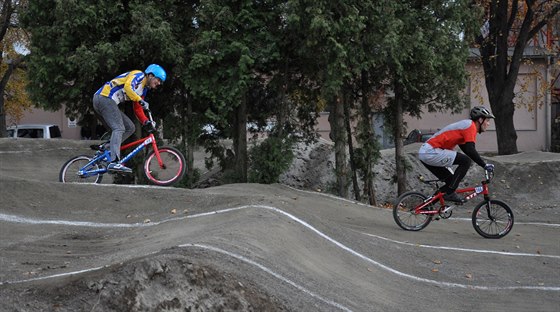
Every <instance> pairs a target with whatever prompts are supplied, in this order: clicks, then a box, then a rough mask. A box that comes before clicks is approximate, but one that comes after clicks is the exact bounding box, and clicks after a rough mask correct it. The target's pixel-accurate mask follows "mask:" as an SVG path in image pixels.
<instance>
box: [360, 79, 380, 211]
mask: <svg viewBox="0 0 560 312" xmlns="http://www.w3.org/2000/svg"><path fill="white" fill-rule="evenodd" d="M361 79H362V84H361V89H362V101H361V121H360V122H361V124H362V125H361V126H360V131H365V133H362V134H360V135H359V136H360V137H361V138H362V140H361V141H362V142H360V143H361V145H362V148H363V149H364V150H365V151H366V152H365V153H366V155H365V158H366V159H365V164H366V168H364V170H365V174H364V186H365V192H366V196H367V197H368V200H369V204H370V205H373V206H376V205H377V199H376V198H375V187H374V186H373V160H374V158H375V157H374V155H372V151H373V149H375V146H374V141H373V140H375V132H374V131H373V127H372V121H371V120H372V119H371V118H372V114H371V112H372V109H371V107H370V106H369V101H368V94H369V85H368V79H369V77H368V73H367V72H366V71H362V75H361Z"/></svg>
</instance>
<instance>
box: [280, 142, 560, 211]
mask: <svg viewBox="0 0 560 312" xmlns="http://www.w3.org/2000/svg"><path fill="white" fill-rule="evenodd" d="M419 147H420V144H419V143H417V144H411V145H406V146H405V150H404V151H405V159H406V162H407V188H408V189H409V190H418V191H421V192H424V193H430V192H433V190H432V189H431V188H430V187H429V186H427V185H426V184H424V183H422V182H421V181H420V179H419V178H420V177H424V178H426V179H435V177H434V176H433V175H432V174H431V173H430V172H429V171H428V170H427V169H426V168H425V167H424V166H423V165H422V163H421V162H420V161H419V160H418V158H417V155H418V149H419ZM295 150H296V159H295V160H294V162H293V164H292V166H291V167H290V169H289V170H288V171H287V172H286V173H285V174H283V175H282V176H281V182H282V183H283V184H286V185H290V186H292V187H295V188H300V189H307V190H313V191H322V192H329V191H330V190H331V189H333V185H334V183H335V180H336V179H335V175H334V163H335V160H334V153H333V145H332V143H331V142H327V141H324V140H321V141H319V142H318V143H316V144H314V145H309V146H298V147H297V148H296V149H295ZM483 158H484V159H485V160H486V161H487V162H488V163H492V164H495V165H496V171H495V176H494V179H493V181H492V184H491V186H490V191H491V192H492V197H493V198H496V199H500V200H503V201H505V202H507V203H509V204H510V206H511V207H512V208H513V209H514V210H515V211H516V212H517V213H519V214H524V215H528V216H529V215H533V214H535V213H538V212H542V211H544V210H546V211H548V212H550V213H551V214H553V215H557V216H558V218H560V206H559V205H560V204H559V202H560V154H558V153H547V152H536V151H535V152H524V153H519V154H516V155H508V156H494V157H488V156H483ZM395 172H396V166H395V150H394V149H385V150H382V151H381V158H380V159H379V162H378V163H377V164H376V165H375V167H374V174H375V176H374V185H375V191H376V196H377V198H376V199H377V202H378V203H380V204H384V203H388V204H390V203H392V202H393V201H394V199H395V198H396V197H397V187H396V184H395V182H394V181H395ZM482 179H484V171H483V169H482V168H480V167H479V166H478V165H476V164H473V165H472V166H471V169H470V170H469V172H468V173H467V176H466V177H465V179H464V180H463V182H462V185H461V187H467V186H474V185H476V184H480V181H481V180H482ZM349 191H350V193H352V188H351V187H350V188H349Z"/></svg>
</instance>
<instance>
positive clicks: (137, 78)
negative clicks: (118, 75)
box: [124, 70, 148, 125]
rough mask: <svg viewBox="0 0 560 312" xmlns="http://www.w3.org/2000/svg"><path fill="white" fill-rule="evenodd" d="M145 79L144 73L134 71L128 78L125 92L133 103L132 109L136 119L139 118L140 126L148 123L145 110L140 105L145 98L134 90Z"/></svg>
mask: <svg viewBox="0 0 560 312" xmlns="http://www.w3.org/2000/svg"><path fill="white" fill-rule="evenodd" d="M143 79H144V73H142V72H141V71H139V70H134V71H131V72H130V74H129V75H128V77H127V78H126V82H125V83H124V91H125V92H126V95H127V96H128V97H129V98H130V99H131V100H132V101H133V103H132V108H133V109H134V114H135V115H136V118H138V120H139V121H140V124H142V125H143V124H145V123H146V121H147V120H148V117H146V114H144V109H143V108H142V106H141V105H140V103H138V102H139V101H140V100H142V99H143V98H144V97H143V96H142V97H141V96H140V95H138V94H137V93H136V92H135V91H134V89H135V88H136V86H137V85H138V84H141V83H142V80H143ZM145 93H146V92H145V89H144V95H145Z"/></svg>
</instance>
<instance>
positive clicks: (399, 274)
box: [0, 205, 560, 291]
mask: <svg viewBox="0 0 560 312" xmlns="http://www.w3.org/2000/svg"><path fill="white" fill-rule="evenodd" d="M247 208H260V209H268V210H272V211H275V212H277V213H279V214H282V215H284V216H286V217H288V218H289V219H292V220H294V221H296V222H298V223H299V224H301V225H303V226H304V227H306V228H308V229H309V230H311V231H312V232H315V233H316V234H317V235H319V236H320V237H323V238H324V239H326V240H327V241H329V242H331V243H332V244H334V245H336V246H337V247H339V248H341V249H342V250H344V251H347V252H348V253H350V254H352V255H354V256H356V257H358V258H360V259H362V260H364V261H366V262H369V263H371V264H373V265H375V266H378V267H379V268H381V269H383V270H386V271H388V272H391V273H393V274H396V275H398V276H401V277H404V278H408V279H411V280H414V281H418V282H424V283H428V284H433V285H436V286H440V287H450V288H466V289H474V290H544V291H560V287H556V286H554V287H545V286H506V287H499V286H477V285H467V284H459V283H450V282H440V281H436V280H431V279H427V278H422V277H418V276H414V275H410V274H408V273H404V272H401V271H398V270H396V269H393V268H391V267H389V266H387V265H384V264H382V263H380V262H377V261H375V260H373V259H371V258H368V257H366V256H364V255H363V254H361V253H359V252H357V251H355V250H353V249H352V248H350V247H348V246H346V245H344V244H342V243H340V242H338V241H336V240H335V239H333V238H331V237H329V236H327V235H326V234H324V233H323V232H321V231H319V230H317V229H316V228H314V227H313V226H311V225H310V224H308V223H307V222H305V221H303V220H301V219H299V218H297V217H296V216H294V215H291V214H289V213H287V212H285V211H283V210H280V209H278V208H275V207H271V206H264V205H246V206H239V207H234V208H229V209H224V210H217V211H214V212H209V213H202V214H198V215H192V216H186V217H180V218H174V219H168V220H164V221H161V222H157V223H148V224H139V223H136V224H135V226H149V225H152V226H153V225H157V224H161V223H164V222H169V221H174V220H181V219H185V218H197V217H204V216H209V215H213V214H218V213H225V212H231V211H235V210H241V209H247ZM2 216H3V215H0V221H1V220H2ZM4 216H5V215H4ZM6 221H7V220H6ZM36 221H37V222H39V221H41V220H36ZM45 222H48V223H47V224H50V222H61V224H64V225H77V226H79V225H78V224H76V223H82V224H90V223H89V222H70V221H53V220H46V221H45ZM19 223H21V222H19ZM34 224H40V223H34ZM91 224H95V223H91ZM100 224H101V225H102V226H99V227H106V226H108V225H109V224H107V223H100ZM125 225H126V227H130V225H129V224H125ZM81 226H85V225H81ZM113 227H119V226H118V224H114V225H113Z"/></svg>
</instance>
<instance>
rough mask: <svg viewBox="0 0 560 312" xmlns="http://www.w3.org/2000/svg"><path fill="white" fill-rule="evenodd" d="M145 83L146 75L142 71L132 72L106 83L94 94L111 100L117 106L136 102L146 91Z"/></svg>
mask: <svg viewBox="0 0 560 312" xmlns="http://www.w3.org/2000/svg"><path fill="white" fill-rule="evenodd" d="M146 81H147V79H146V75H144V73H143V72H142V71H139V70H133V71H130V72H127V73H124V74H120V75H118V76H117V77H115V78H113V79H112V80H111V81H108V82H106V83H105V84H104V85H103V86H102V87H101V88H100V89H99V90H97V92H96V93H95V94H100V95H102V96H105V97H108V98H111V99H112V100H113V101H115V103H117V104H120V103H122V102H124V101H134V102H138V101H140V100H141V99H143V98H144V97H145V96H146V93H147V91H148V89H147V88H146Z"/></svg>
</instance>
